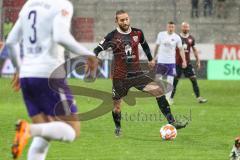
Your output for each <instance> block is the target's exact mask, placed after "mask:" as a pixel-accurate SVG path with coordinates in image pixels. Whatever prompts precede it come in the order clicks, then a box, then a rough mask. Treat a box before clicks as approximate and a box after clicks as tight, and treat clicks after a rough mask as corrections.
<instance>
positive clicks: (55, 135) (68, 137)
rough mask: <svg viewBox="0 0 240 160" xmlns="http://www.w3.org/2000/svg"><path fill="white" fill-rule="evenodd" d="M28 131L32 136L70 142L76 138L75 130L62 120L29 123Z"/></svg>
mask: <svg viewBox="0 0 240 160" xmlns="http://www.w3.org/2000/svg"><path fill="white" fill-rule="evenodd" d="M30 132H31V135H32V136H33V137H36V136H37V137H43V138H45V139H47V140H59V141H65V142H72V141H73V140H74V139H75V138H76V132H75V130H74V129H73V128H72V127H71V126H70V125H69V124H67V123H64V122H59V121H56V122H50V123H40V124H31V125H30Z"/></svg>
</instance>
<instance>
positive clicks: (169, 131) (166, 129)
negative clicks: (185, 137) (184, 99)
mask: <svg viewBox="0 0 240 160" xmlns="http://www.w3.org/2000/svg"><path fill="white" fill-rule="evenodd" d="M160 137H161V138H162V139H163V140H174V139H175V138H176V137H177V130H176V128H175V127H174V126H173V125H171V124H166V125H164V126H162V127H161V129H160Z"/></svg>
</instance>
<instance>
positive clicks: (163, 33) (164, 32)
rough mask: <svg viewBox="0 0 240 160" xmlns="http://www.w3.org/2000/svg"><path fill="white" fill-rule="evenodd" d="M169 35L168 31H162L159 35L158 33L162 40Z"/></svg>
mask: <svg viewBox="0 0 240 160" xmlns="http://www.w3.org/2000/svg"><path fill="white" fill-rule="evenodd" d="M166 35H167V32H166V31H160V32H159V33H158V37H159V38H160V37H165V36H166Z"/></svg>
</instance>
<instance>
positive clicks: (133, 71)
mask: <svg viewBox="0 0 240 160" xmlns="http://www.w3.org/2000/svg"><path fill="white" fill-rule="evenodd" d="M115 22H116V24H117V28H116V29H115V30H113V31H112V32H110V33H109V34H107V36H105V38H104V40H102V41H101V42H100V43H99V45H98V46H97V47H96V48H95V49H94V53H95V54H96V56H97V55H98V54H99V53H100V52H101V51H103V50H106V49H109V48H110V49H111V50H112V52H113V62H112V76H113V78H112V83H113V88H112V93H113V97H112V98H113V105H114V109H113V111H112V117H113V120H114V123H115V127H116V128H115V135H116V136H120V134H121V101H122V98H123V97H124V96H126V95H127V93H128V90H129V89H130V88H131V87H135V88H137V89H138V90H141V91H144V92H148V93H150V94H151V95H153V96H155V97H156V100H157V103H158V106H159V108H160V110H161V112H162V113H163V114H164V116H165V117H166V118H167V120H168V123H170V124H172V125H174V126H175V127H176V128H177V129H180V128H183V127H185V126H186V125H187V122H179V121H178V122H177V121H176V120H175V119H174V117H173V115H172V113H171V110H170V106H169V104H168V101H167V100H166V97H165V95H163V94H164V93H163V89H162V88H161V87H159V86H158V85H157V83H156V82H154V81H153V80H152V79H151V78H150V77H148V76H147V75H146V74H143V72H142V70H141V67H140V63H139V50H138V45H139V44H141V46H142V48H143V50H144V52H145V54H146V56H147V58H148V61H149V66H150V67H154V66H155V61H154V60H153V58H152V55H151V52H150V49H149V46H148V43H147V42H146V40H145V38H144V35H143V32H142V31H141V30H140V29H137V28H133V27H131V26H130V18H129V15H128V13H127V12H126V11H124V10H119V11H117V12H116V19H115Z"/></svg>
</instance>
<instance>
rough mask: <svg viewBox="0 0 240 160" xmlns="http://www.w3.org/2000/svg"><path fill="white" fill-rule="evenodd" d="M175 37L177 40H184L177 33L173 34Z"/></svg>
mask: <svg viewBox="0 0 240 160" xmlns="http://www.w3.org/2000/svg"><path fill="white" fill-rule="evenodd" d="M173 36H174V37H175V38H176V39H182V38H181V36H180V35H179V34H177V33H173Z"/></svg>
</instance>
